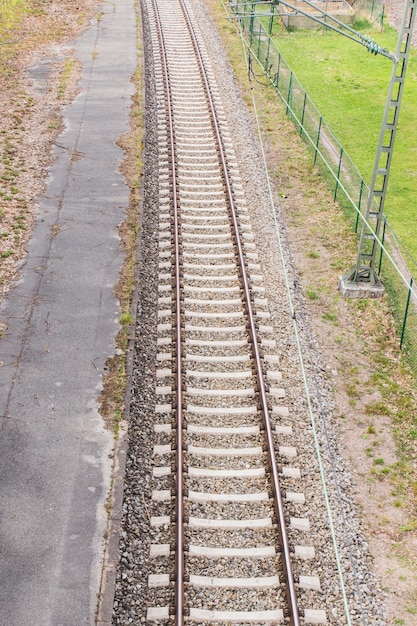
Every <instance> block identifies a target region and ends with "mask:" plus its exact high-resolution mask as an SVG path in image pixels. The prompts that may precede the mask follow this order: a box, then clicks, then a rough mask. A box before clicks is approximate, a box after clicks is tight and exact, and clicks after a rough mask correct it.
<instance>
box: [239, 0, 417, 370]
mask: <svg viewBox="0 0 417 626" xmlns="http://www.w3.org/2000/svg"><path fill="white" fill-rule="evenodd" d="M229 1H230V0H229ZM361 1H362V0H361ZM254 4H255V3H253V2H248V3H247V4H246V3H244V4H242V3H240V2H239V4H234V3H233V2H230V4H229V8H230V10H231V11H232V14H234V15H235V17H236V18H237V19H238V20H239V24H240V27H241V31H242V34H243V38H244V41H245V43H246V45H247V47H248V49H249V50H250V53H251V55H253V56H254V57H255V59H256V61H257V62H258V63H259V64H260V65H261V67H262V68H263V71H264V73H265V75H266V76H267V77H268V78H269V80H270V81H271V83H272V85H273V86H274V88H275V90H276V92H277V94H278V95H279V96H280V98H281V99H282V101H283V104H284V106H285V111H286V114H287V115H288V117H289V118H290V119H291V120H292V121H293V123H294V125H295V127H296V129H297V132H298V133H299V135H300V136H301V137H302V138H303V139H304V141H305V142H306V144H307V145H308V147H309V149H310V151H311V154H312V158H313V161H314V163H315V165H317V167H318V168H319V169H320V171H321V173H322V175H323V177H324V178H325V179H326V180H327V182H328V184H329V185H330V188H331V190H332V193H333V197H334V200H337V201H338V203H339V204H340V206H341V207H342V209H343V211H344V213H345V215H346V217H347V219H348V220H349V222H350V223H351V225H352V228H354V230H355V232H357V233H360V231H361V229H362V226H363V222H364V214H365V210H366V204H367V199H368V193H369V188H368V186H367V184H366V183H365V180H364V179H363V177H362V176H361V174H360V172H359V171H358V169H357V168H356V166H355V165H354V163H353V162H352V160H351V158H350V157H349V155H348V154H347V153H346V151H345V150H344V148H343V146H342V145H341V144H340V142H339V141H338V140H337V139H336V137H335V135H334V134H333V132H332V131H331V129H330V128H329V126H328V124H327V122H326V120H325V119H324V117H323V116H322V115H321V113H320V111H319V110H318V109H317V108H316V107H315V105H314V104H313V102H312V101H311V99H310V98H309V96H308V94H307V92H306V91H305V90H304V88H303V87H302V86H301V84H300V83H299V81H298V80H297V78H296V76H295V74H294V72H293V71H292V70H291V68H290V67H289V65H288V63H287V62H286V61H285V59H284V58H283V56H282V55H281V53H280V52H279V50H278V49H277V47H276V45H275V43H274V41H273V40H272V38H271V36H270V32H271V30H272V25H271V21H269V28H268V30H269V32H268V31H267V30H266V28H265V27H264V25H263V23H262V21H261V19H260V18H258V17H257V15H256V13H255V11H254V10H253V6H254ZM263 6H265V5H263ZM264 19H265V18H264ZM270 19H271V20H272V18H270ZM267 21H268V20H267ZM368 227H369V228H371V226H370V225H368ZM371 230H373V229H372V228H371ZM377 246H378V251H377V252H378V259H379V273H380V275H381V279H382V280H383V283H384V286H385V288H386V292H387V297H388V302H389V305H390V307H391V310H392V312H393V314H394V319H395V321H396V325H397V331H398V336H399V342H400V345H401V348H402V349H403V350H404V352H406V354H407V357H408V360H409V362H410V365H411V366H412V368H413V370H414V372H415V373H416V375H417V285H416V279H415V278H414V276H417V262H416V261H415V260H414V259H413V258H412V257H411V256H410V255H409V253H408V252H407V250H406V249H405V248H404V246H402V245H401V242H400V241H399V239H398V237H397V236H396V235H395V233H394V231H393V230H392V229H391V227H390V225H389V223H388V221H387V219H386V218H384V227H383V233H382V236H381V239H380V240H378V242H377ZM347 269H348V268H347Z"/></svg>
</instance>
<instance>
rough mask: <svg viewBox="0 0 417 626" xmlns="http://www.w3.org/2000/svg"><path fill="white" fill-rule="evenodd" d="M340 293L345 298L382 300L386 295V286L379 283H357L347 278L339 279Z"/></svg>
mask: <svg viewBox="0 0 417 626" xmlns="http://www.w3.org/2000/svg"><path fill="white" fill-rule="evenodd" d="M339 291H340V292H341V294H342V296H343V297H344V298H382V296H383V295H384V293H385V287H384V285H383V284H382V283H381V282H380V281H379V282H377V283H370V282H369V283H365V282H362V283H355V282H352V281H350V280H348V278H347V277H346V276H341V277H340V278H339Z"/></svg>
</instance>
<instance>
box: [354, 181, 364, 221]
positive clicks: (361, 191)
mask: <svg viewBox="0 0 417 626" xmlns="http://www.w3.org/2000/svg"><path fill="white" fill-rule="evenodd" d="M363 185H364V180H363V178H361V186H360V189H359V200H358V212H357V213H356V223H355V233H357V232H358V224H359V215H360V214H361V203H362V193H363Z"/></svg>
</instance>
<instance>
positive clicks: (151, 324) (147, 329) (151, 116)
mask: <svg viewBox="0 0 417 626" xmlns="http://www.w3.org/2000/svg"><path fill="white" fill-rule="evenodd" d="M193 8H194V11H195V13H196V14H197V16H198V20H199V21H200V22H201V24H202V32H203V35H202V36H203V37H204V39H205V42H206V46H207V48H208V50H209V54H210V56H211V57H212V58H213V59H214V62H213V63H212V65H213V73H214V74H216V80H217V81H218V84H219V91H220V92H221V93H222V98H224V103H225V106H224V111H225V115H226V116H227V117H228V122H229V126H230V129H231V130H232V133H233V136H234V138H235V140H236V144H235V151H234V152H235V153H236V155H238V156H237V157H236V158H237V160H238V161H239V168H240V171H241V174H242V178H243V180H245V181H248V182H247V183H245V192H246V194H247V199H248V207H250V211H249V213H250V216H251V220H252V225H253V232H254V234H255V237H256V244H257V250H258V253H259V257H260V262H261V263H262V274H263V275H264V284H265V287H266V290H267V293H268V301H269V310H270V311H271V322H269V321H268V324H269V323H272V324H273V325H274V328H275V332H276V336H277V337H279V348H280V349H281V352H280V353H279V354H280V357H279V358H280V362H279V365H278V366H276V368H275V367H274V368H273V369H280V370H281V371H282V373H283V381H282V386H283V387H285V389H286V398H285V399H283V401H282V406H286V407H288V408H289V416H288V417H287V418H283V419H278V418H277V419H275V418H273V419H274V421H275V422H276V423H281V424H282V423H285V424H291V425H292V426H293V431H294V432H293V435H294V436H293V437H289V436H285V437H284V436H280V437H279V438H278V439H277V451H278V446H279V445H285V446H293V445H296V446H297V449H298V456H297V458H296V459H284V458H281V457H280V458H279V463H280V464H282V465H294V466H298V465H299V466H300V467H301V470H302V472H301V473H302V479H300V480H299V481H295V480H293V479H289V478H283V479H282V482H283V486H284V487H285V488H286V489H288V490H291V491H296V490H300V489H302V491H303V492H304V493H305V495H306V505H299V504H294V503H292V504H290V508H289V513H288V514H289V515H290V514H291V515H294V516H295V517H302V516H304V515H307V513H308V517H309V520H310V525H311V528H312V532H311V536H314V547H315V550H316V559H315V560H314V561H313V562H311V563H310V562H308V564H306V563H305V562H299V563H297V562H296V563H295V570H296V573H298V574H303V573H304V574H305V573H308V574H309V575H312V574H313V573H314V574H317V575H319V576H320V579H321V585H322V589H323V591H322V593H321V594H317V592H309V591H302V592H301V594H302V601H303V603H305V606H309V607H311V606H317V603H318V602H322V604H323V606H325V607H326V609H327V611H328V617H329V623H332V624H344V623H345V620H344V616H343V614H342V612H341V611H340V590H339V587H338V583H337V580H338V578H337V572H336V568H335V564H334V560H333V557H332V555H331V549H330V548H331V546H330V545H329V534H328V525H329V524H328V519H327V515H326V511H325V507H324V504H323V501H322V488H321V486H320V482H319V478H320V474H319V470H318V463H317V459H316V458H315V455H314V453H312V451H311V446H312V431H311V426H310V423H309V416H308V412H307V407H306V402H305V399H304V395H305V394H304V388H303V384H302V379H301V375H300V370H299V359H298V355H297V351H296V344H295V340H294V337H293V330H292V318H291V311H290V309H289V307H288V304H287V303H286V302H285V299H283V298H282V297H278V295H277V294H280V293H283V289H284V287H285V285H284V281H283V278H282V275H281V274H280V272H278V271H277V268H279V267H280V257H279V254H278V250H277V245H276V241H275V239H274V237H273V222H272V218H271V215H270V213H269V212H268V211H269V207H268V198H267V193H266V187H265V184H264V182H262V181H263V177H262V173H261V171H259V169H258V167H259V162H260V156H259V151H258V148H257V146H256V143H255V142H252V141H250V140H249V139H248V138H249V137H251V136H252V123H251V121H250V120H249V118H248V116H247V113H246V111H245V109H244V107H243V104H242V102H241V100H240V99H239V94H238V89H237V88H236V87H235V84H234V80H233V77H232V74H231V71H230V69H229V67H228V66H227V63H226V61H225V58H224V56H223V54H222V52H221V45H219V41H218V39H217V36H216V33H215V30H214V28H213V26H211V25H210V21H209V19H208V16H207V14H206V10H205V8H204V6H203V4H202V3H200V1H199V0H195V1H194V2H193ZM148 37H149V32H148V29H147V28H145V29H144V45H145V57H146V58H147V59H148V62H149V66H148V67H147V68H146V87H147V92H146V97H147V108H146V111H147V113H146V117H145V119H146V152H145V159H144V162H145V175H144V202H143V228H142V232H141V240H142V249H143V250H144V254H143V258H142V261H141V265H140V276H139V282H140V294H141V296H140V301H139V309H138V325H137V344H136V360H135V372H134V380H133V391H132V406H131V423H130V431H129V435H130V448H129V455H128V461H127V470H126V483H125V499H124V506H123V515H124V517H123V531H122V536H121V541H120V567H119V574H118V580H117V588H116V598H115V609H114V624H115V625H116V624H117V625H120V626H124V625H125V624H131V623H141V622H142V623H143V622H144V621H145V620H146V617H145V616H146V607H148V606H155V605H159V606H164V605H165V604H169V603H170V604H171V605H172V589H171V588H166V589H164V588H162V589H159V588H158V589H148V587H147V577H148V575H149V574H150V573H157V572H160V573H165V572H166V571H168V570H169V568H170V567H171V566H172V559H171V560H170V559H163V558H158V559H152V560H150V559H149V548H150V544H151V543H170V544H171V545H173V543H174V541H173V537H172V531H171V529H170V528H169V527H167V526H166V527H164V526H163V527H157V528H156V527H151V526H150V516H151V515H153V514H155V515H163V514H169V513H170V512H171V510H172V504H171V503H162V504H161V503H155V502H153V503H152V502H151V491H152V490H153V489H171V488H172V487H173V485H172V478H171V477H170V476H168V477H165V478H163V479H154V478H152V475H151V473H152V467H154V466H156V467H158V466H161V465H164V464H166V465H171V463H172V462H173V455H172V454H166V455H164V456H158V458H155V457H153V456H152V451H153V446H154V445H155V444H156V443H171V442H172V437H171V436H169V435H164V436H161V435H155V434H154V430H153V426H154V423H155V421H158V422H160V423H163V420H162V419H161V416H156V417H155V415H154V412H153V408H154V407H155V405H156V404H158V403H159V402H161V398H164V397H163V396H162V397H155V393H154V390H155V386H156V384H157V382H156V378H155V369H156V353H157V352H158V351H160V350H161V349H160V348H158V349H157V348H156V337H157V332H156V327H157V323H158V318H157V306H156V305H157V298H158V262H159V261H160V259H159V255H158V221H157V215H156V211H155V207H156V206H157V204H158V195H159V189H158V185H157V181H156V178H155V176H154V172H155V169H156V165H157V163H158V156H157V149H158V141H157V136H156V130H155V128H156V115H155V111H156V100H155V94H154V89H153V83H152V80H151V72H152V67H151V59H152V54H151V53H150V47H149V40H148ZM196 135H197V133H196ZM238 184H240V183H238ZM281 234H282V236H283V237H284V240H285V231H284V230H283V231H282V233H281ZM188 249H189V248H188V245H187V250H188ZM212 250H213V251H214V252H216V253H218V252H219V250H218V249H215V248H212ZM193 251H194V252H197V253H201V250H199V249H198V248H193ZM204 252H207V250H206V249H205V250H204ZM285 257H286V261H287V263H288V264H289V265H290V261H291V259H290V255H289V251H288V250H286V252H285ZM222 262H223V263H224V262H225V261H222ZM198 271H199V273H200V271H201V270H198ZM292 284H293V282H292ZM293 295H294V292H293ZM295 295H298V294H297V293H295ZM216 299H221V298H217V296H216ZM187 306H188V305H187ZM191 306H192V307H193V306H194V305H191ZM297 306H298V308H299V309H300V307H302V297H300V300H299V304H297ZM199 308H200V307H199V306H197V307H194V308H193V310H199ZM258 308H259V310H265V307H263V306H262V305H259V306H258ZM224 310H230V307H224ZM301 313H303V311H302V310H301ZM304 318H305V316H304V317H303V316H302V315H300V319H304ZM199 323H200V322H199ZM228 323H230V322H225V324H226V325H227V324H228ZM301 332H302V341H303V346H304V347H309V346H314V347H315V341H314V338H313V337H311V333H310V330H309V327H308V323H307V322H306V323H305V325H304V326H303V327H302V328H301ZM236 353H238V352H236ZM277 353H278V352H277ZM232 354H234V352H232ZM306 354H307V359H306V367H307V376H308V377H309V380H310V382H311V388H312V389H313V390H314V389H315V388H316V387H317V381H319V388H320V393H315V395H314V397H313V399H312V405H313V409H314V412H315V417H316V419H317V422H318V436H319V440H320V446H321V452H322V457H323V465H324V471H325V474H326V476H327V479H328V484H329V487H330V501H331V507H332V511H333V516H334V520H335V524H336V536H337V539H338V543H339V545H340V551H341V558H342V565H343V568H344V570H345V574H346V575H345V578H346V581H347V595H348V598H349V604H350V609H351V615H352V619H353V623H354V624H355V625H356V624H364V625H365V624H375V625H378V626H382V624H384V623H385V622H384V619H383V609H381V608H380V604H381V595H380V594H379V593H378V590H377V586H376V584H375V580H374V578H373V576H372V573H371V572H370V559H369V553H368V551H367V546H366V541H365V540H364V537H363V535H362V534H361V532H360V528H359V524H358V521H357V517H356V511H355V507H354V504H353V497H352V496H353V493H352V489H351V487H350V484H349V482H350V479H349V475H348V472H347V471H346V463H345V462H344V461H343V458H342V457H341V455H340V454H339V453H338V451H337V450H338V446H337V432H333V431H332V417H331V415H332V413H331V412H332V400H331V393H330V389H329V384H328V381H327V379H326V377H325V376H323V374H322V370H321V365H322V363H321V357H320V353H319V352H318V351H314V352H311V350H306ZM248 365H249V363H245V364H239V365H238V367H239V368H242V369H243V368H244V367H248ZM188 366H189V367H190V368H194V369H198V370H200V371H201V370H202V369H204V368H207V371H211V370H212V368H213V366H212V365H209V364H203V363H188V364H187V367H188ZM157 367H164V364H163V363H159V364H158V366H157ZM235 369H236V364H226V363H225V364H224V365H222V370H223V371H235ZM203 380H204V379H203ZM158 384H161V383H158ZM206 384H208V385H209V384H210V381H207V383H206ZM199 385H200V382H199V383H198V385H196V386H199ZM273 386H281V383H279V384H275V383H274V385H273ZM168 397H169V396H168ZM206 400H208V399H207V398H205V399H204V405H206ZM210 402H213V403H212V404H211V406H217V405H218V404H219V406H221V404H222V403H221V402H220V403H218V404H217V401H213V400H212V399H211V400H210ZM193 403H194V400H193ZM243 404H244V403H243ZM274 404H277V402H276V401H274ZM186 418H187V419H189V421H190V422H193V423H195V420H196V416H195V415H193V414H188V415H187V413H186ZM213 419H214V423H215V424H219V425H220V424H221V425H223V426H227V425H228V426H236V424H243V425H249V424H250V423H252V418H250V419H249V417H248V416H245V417H242V416H230V417H229V416H224V417H223V416H222V418H221V420H220V419H219V418H218V416H216V417H214V418H212V417H210V416H198V424H200V425H202V424H204V425H211V426H212V425H213ZM166 421H167V420H166ZM248 439H249V438H248V437H244V438H242V437H238V436H233V437H227V438H222V437H218V436H213V437H210V436H204V437H200V436H199V437H197V438H196V437H195V436H194V435H193V437H192V439H191V438H190V441H191V440H192V442H193V444H194V445H204V446H206V445H209V444H208V442H210V445H213V446H215V447H219V446H220V445H221V446H228V447H231V446H232V445H243V443H246V442H247V441H248ZM294 440H296V441H297V443H296V444H295V443H294ZM253 441H254V442H256V443H255V444H254V445H259V439H258V438H253ZM191 461H192V465H194V466H195V467H207V465H208V466H209V467H210V468H213V469H215V468H222V467H227V468H229V467H230V461H229V460H228V459H224V458H221V457H219V458H214V459H213V458H210V459H209V461H208V460H207V458H204V457H200V456H197V455H192V457H191ZM262 461H263V456H261V457H245V458H234V459H233V467H235V468H236V470H238V469H239V468H249V467H260V466H261V465H262ZM335 465H336V466H337V470H335V469H334V468H335ZM336 479H337V483H336ZM220 482H221V481H220ZM189 484H190V485H197V484H198V487H199V489H198V490H200V491H201V489H202V488H203V487H204V488H209V490H210V491H211V490H212V489H213V491H214V489H216V488H217V487H219V484H220V483H219V482H218V481H210V480H207V479H204V480H202V481H201V480H199V481H198V483H196V482H191V481H190V483H189ZM239 484H240V485H242V484H243V483H242V482H239V481H235V483H229V486H233V488H235V489H236V490H238V489H240V488H241V487H239V486H238V485H239ZM255 484H256V482H254V481H249V482H247V483H246V485H247V486H246V490H247V489H252V488H254V485H255ZM294 485H296V488H295V487H294ZM336 485H337V489H336ZM339 491H341V492H342V494H343V495H342V496H339ZM236 492H237V491H236ZM310 502H314V507H313V509H312V508H311V507H308V506H307V505H308V503H310ZM342 504H343V508H342ZM156 511H157V512H156ZM187 512H188V513H189V514H191V515H195V516H197V517H198V516H199V514H200V513H201V516H203V515H204V516H206V515H207V513H208V512H209V513H211V514H212V515H213V517H219V516H220V517H223V518H224V519H239V518H240V516H241V515H243V516H244V517H246V516H247V509H245V510H244V511H243V507H241V505H239V504H236V503H233V504H223V505H219V504H213V503H210V504H208V505H207V504H204V506H202V505H200V504H198V503H193V504H192V505H190V504H189V505H187ZM252 513H253V516H254V517H261V516H262V517H267V516H270V515H271V514H272V512H271V507H270V506H269V504H260V505H259V504H257V505H256V507H253V509H252ZM270 534H271V531H268V530H263V531H262V533H261V534H259V535H258V534H256V537H258V539H257V540H256V541H260V539H259V538H262V540H263V539H265V541H266V540H267V539H268V538H270ZM191 536H192V537H193V540H194V541H195V542H197V541H201V542H202V544H201V545H212V542H213V541H214V540H215V542H216V546H218V545H219V544H220V545H223V546H225V547H230V546H231V545H234V543H233V542H234V541H236V545H240V546H243V545H248V546H250V545H253V544H251V541H253V538H254V532H253V531H249V530H246V531H244V532H243V533H242V534H240V533H238V534H237V533H233V532H231V531H223V532H221V533H218V532H216V533H213V532H211V531H209V530H203V531H199V532H193V533H191ZM214 537H215V539H214ZM290 540H291V542H292V543H293V544H294V545H296V544H302V545H305V544H306V536H305V533H303V532H301V531H291V532H290ZM205 541H207V543H206V544H204V543H203V542H205ZM194 561H195V565H196V567H197V566H198V567H199V568H203V569H202V570H201V569H200V571H207V575H210V576H211V575H213V571H216V570H217V571H218V575H219V576H224V575H225V574H224V571H225V570H224V566H227V567H228V569H229V572H231V573H230V575H235V576H238V577H241V576H244V575H245V571H246V572H247V574H248V575H260V572H262V571H264V566H265V565H266V564H265V563H260V562H256V563H254V562H253V561H252V562H250V563H251V564H250V565H249V564H248V565H247V568H248V569H247V570H245V569H244V570H243V573H242V562H238V561H242V559H240V560H233V559H227V562H225V563H220V562H218V563H217V564H216V563H213V561H212V560H210V562H208V563H207V566H206V567H205V565H204V563H202V559H200V558H199V559H194V560H192V559H191V558H190V557H188V561H187V562H189V563H190V564H191V563H194ZM307 566H308V567H307ZM306 569H307V570H308V571H307V572H306ZM249 571H250V572H252V574H250V573H249ZM265 571H267V570H266V569H265ZM188 593H189V595H190V597H193V599H194V590H189V592H188ZM246 594H247V592H246V590H245V592H244V593H242V592H234V591H233V592H232V591H231V592H230V594H229V597H227V595H226V596H225V595H224V594H219V592H217V591H216V592H213V591H208V592H207V593H205V596H204V607H205V608H207V603H209V604H210V603H212V604H213V608H216V609H218V608H219V607H220V606H222V607H225V608H229V606H230V603H231V602H232V603H233V606H234V608H237V607H239V606H241V608H242V610H247V603H246V601H245V602H243V600H242V598H243V597H244V596H245V595H246ZM255 598H256V603H257V604H256V606H257V608H258V607H259V605H258V602H260V603H261V605H262V603H264V604H263V606H264V607H270V606H276V605H272V604H271V603H272V600H273V594H270V592H268V593H265V594H263V595H262V594H259V593H258V592H257V593H256V594H254V602H255ZM219 600H220V601H221V602H223V603H224V604H220V605H219ZM195 601H196V602H198V600H197V599H195ZM241 601H242V604H240V602H241ZM335 607H337V608H335ZM334 610H335V611H336V613H335V614H334V613H333V612H332V611H334ZM242 626H243V625H242Z"/></svg>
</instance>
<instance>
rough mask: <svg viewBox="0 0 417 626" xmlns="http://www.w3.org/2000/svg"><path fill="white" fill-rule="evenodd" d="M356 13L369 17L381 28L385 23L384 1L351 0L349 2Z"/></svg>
mask: <svg viewBox="0 0 417 626" xmlns="http://www.w3.org/2000/svg"><path fill="white" fill-rule="evenodd" d="M350 5H351V7H352V8H353V9H354V10H355V12H356V13H358V14H359V15H362V16H363V17H365V18H367V19H369V21H370V22H371V23H372V24H374V25H378V26H379V27H380V29H381V30H382V29H383V28H384V23H385V3H384V2H381V0H353V1H352V2H351V3H350Z"/></svg>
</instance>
